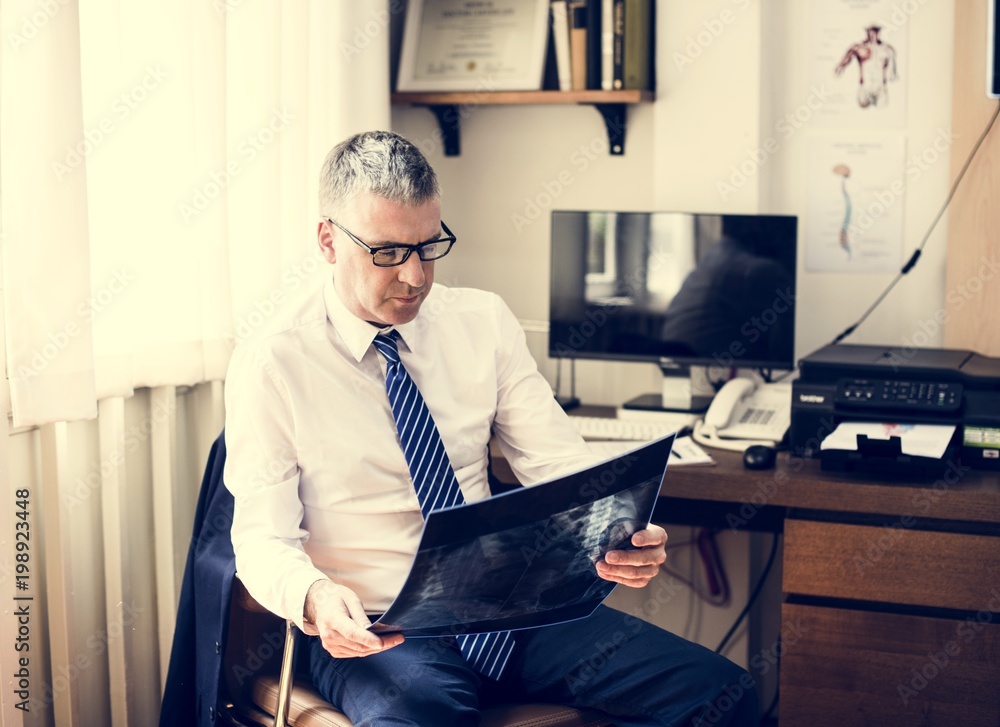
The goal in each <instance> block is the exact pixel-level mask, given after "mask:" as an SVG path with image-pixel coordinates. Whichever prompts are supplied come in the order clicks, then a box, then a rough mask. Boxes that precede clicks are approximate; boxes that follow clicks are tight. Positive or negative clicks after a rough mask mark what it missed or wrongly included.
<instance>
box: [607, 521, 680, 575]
mask: <svg viewBox="0 0 1000 727" xmlns="http://www.w3.org/2000/svg"><path fill="white" fill-rule="evenodd" d="M666 544H667V532H666V531H665V530H664V529H663V528H661V527H660V526H659V525H653V524H652V523H650V525H649V527H648V528H646V529H645V530H640V531H638V532H637V533H635V534H633V535H632V545H633V546H635V550H610V551H608V552H607V553H606V554H605V556H604V559H603V560H599V561H597V575H599V576H600V577H601V578H603V579H604V580H606V581H613V582H615V583H621V584H622V585H623V586H628V587H629V588H642V587H643V586H645V585H646V584H647V583H649V582H650V581H651V580H652V579H653V577H654V576H655V575H656V574H657V573H659V572H660V564H661V563H663V561H665V560H666V559H667V551H666V548H665V546H666Z"/></svg>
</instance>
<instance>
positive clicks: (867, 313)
mask: <svg viewBox="0 0 1000 727" xmlns="http://www.w3.org/2000/svg"><path fill="white" fill-rule="evenodd" d="M997 116H1000V102H997V107H996V109H995V110H994V111H993V116H991V117H990V120H989V122H988V123H987V124H986V128H985V129H983V133H982V134H980V135H979V139H978V141H976V144H975V146H973V147H972V151H971V152H970V153H969V156H968V158H967V159H966V160H965V164H963V165H962V169H961V171H959V173H958V176H957V177H956V178H955V181H954V182H953V183H952V185H951V191H950V192H948V197H947V198H946V199H945V201H944V204H943V205H941V209H940V210H938V213H937V215H936V216H935V217H934V220H933V221H932V222H931V225H930V227H928V228H927V232H926V233H925V234H924V237H923V239H922V240H921V241H920V244H919V245H917V249H916V250H914V251H913V254H912V255H911V256H910V259H909V260H907V261H906V265H904V266H903V267H902V269H901V270H900V271H899V272H898V273H896V277H895V278H893V279H892V282H891V283H889V285H888V286H887V287H886V289H885V290H883V291H882V294H881V295H879V296H878V298H876V299H875V302H874V303H872V304H871V305H870V306H869V307H868V310H866V311H865V312H864V315H862V316H861V317H860V318H859V319H858V320H857V321H855V322H854V323H853V324H852V325H850V326H848V327H847V328H845V329H844V330H843V332H842V333H841V334H840V335H839V336H837V337H836V338H834V339H833V341H831V342H830V345H831V346H835V345H836V344H838V343H840V342H841V341H842V340H844V339H845V338H847V337H848V336H849V335H851V334H852V333H854V331H855V330H856V329H857V328H858V326H860V325H861V324H862V323H864V322H865V320H866V319H867V318H868V316H870V315H871V314H872V311H874V310H875V309H876V308H877V307H878V306H879V304H880V303H881V302H882V301H883V300H885V297H886V296H887V295H889V293H890V292H892V289H893V288H895V287H896V283H898V282H899V281H900V280H902V279H903V276H904V275H906V274H907V273H908V272H910V271H911V270H912V269H913V266H914V265H916V264H917V260H919V259H920V254H921V252H923V249H924V246H925V245H926V244H927V241H928V240H929V239H930V237H931V233H933V232H934V228H936V227H937V224H938V222H940V221H941V218H942V217H943V216H944V213H945V210H947V209H948V205H949V204H951V200H952V197H954V196H955V192H957V191H958V185H959V184H961V183H962V178H963V177H965V172H966V171H968V169H969V166H970V165H971V164H972V160H973V159H974V158H975V157H976V153H977V152H978V151H979V147H981V146H982V145H983V142H984V141H985V140H986V137H987V136H988V135H989V133H990V129H992V128H993V125H994V124H995V123H996V120H997Z"/></svg>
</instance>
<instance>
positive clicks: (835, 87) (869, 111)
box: [808, 0, 910, 129]
mask: <svg viewBox="0 0 1000 727" xmlns="http://www.w3.org/2000/svg"><path fill="white" fill-rule="evenodd" d="M811 15H812V17H811V23H810V27H811V30H810V43H809V46H808V47H809V53H810V58H809V82H810V85H811V86H815V87H816V88H820V89H823V91H824V93H825V94H827V95H826V96H825V98H826V101H825V103H824V104H823V105H822V107H821V108H820V109H818V111H817V121H819V122H821V123H822V125H825V126H838V127H856V128H866V129H873V128H900V127H903V126H905V125H906V99H907V86H908V84H909V80H910V79H909V78H908V75H907V68H908V66H907V60H908V52H909V42H908V41H909V21H910V17H909V16H908V15H906V13H905V12H904V11H903V10H901V9H900V6H899V3H898V2H895V1H894V0H814V2H813V3H812V8H811Z"/></svg>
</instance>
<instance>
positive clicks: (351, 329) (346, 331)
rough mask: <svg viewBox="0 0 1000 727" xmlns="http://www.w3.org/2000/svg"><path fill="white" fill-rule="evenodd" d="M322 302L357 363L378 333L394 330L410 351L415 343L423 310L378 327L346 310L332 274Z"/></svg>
mask: <svg viewBox="0 0 1000 727" xmlns="http://www.w3.org/2000/svg"><path fill="white" fill-rule="evenodd" d="M323 301H324V303H325V304H326V317H327V318H328V319H329V320H330V323H332V324H333V327H334V329H335V330H336V331H337V333H338V334H339V335H340V339H341V340H342V341H343V342H344V344H345V345H346V346H347V350H348V351H350V352H351V355H352V356H354V360H355V361H358V362H359V363H360V362H361V359H362V358H364V355H365V353H366V352H367V351H368V349H370V348H371V347H372V341H374V340H375V336H377V335H378V334H380V333H382V334H385V333H389V332H390V331H393V330H395V331H397V332H398V333H399V338H400V340H401V341H402V342H403V345H405V346H406V348H407V349H409V350H410V351H412V350H413V347H414V344H415V343H417V338H418V335H417V331H418V330H419V325H418V323H417V321H418V320H420V316H421V314H422V313H423V311H422V310H421V313H418V314H417V317H416V318H415V319H414V320H412V321H410V322H409V323H402V324H400V325H398V326H386V327H384V328H379V327H378V326H374V325H372V324H371V323H369V322H368V321H365V320H362V319H360V318H358V317H357V316H356V315H354V314H353V313H351V311H349V310H348V309H347V306H346V305H344V301H342V300H341V299H340V295H339V294H338V293H337V287H336V286H335V285H334V284H333V278H332V277H331V278H330V279H329V280H327V281H326V284H325V285H324V286H323ZM425 302H426V301H425Z"/></svg>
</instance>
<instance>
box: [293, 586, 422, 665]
mask: <svg viewBox="0 0 1000 727" xmlns="http://www.w3.org/2000/svg"><path fill="white" fill-rule="evenodd" d="M303 614H304V615H305V618H306V621H309V622H310V623H313V624H315V626H316V629H317V630H318V631H319V637H320V640H321V641H322V642H323V648H324V649H326V650H327V651H328V652H329V653H330V655H331V656H335V657H337V658H338V659H349V658H352V657H356V656H369V655H370V654H377V653H378V652H380V651H385V650H386V649H391V648H392V647H393V646H399V645H400V644H401V643H403V635H402V634H390V635H388V636H378V635H377V634H373V633H372V632H370V631H366V630H365V627H367V626H369V625H370V624H371V620H370V619H369V618H368V616H367V615H365V609H364V606H362V604H361V599H360V598H358V595H357V594H356V593H355V592H354V591H352V590H351V589H350V588H346V587H345V586H340V585H337V584H336V583H334V582H333V581H328V580H319V581H316V582H315V583H313V584H312V586H310V587H309V592H308V593H307V594H306V603H305V608H304V610H303Z"/></svg>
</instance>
